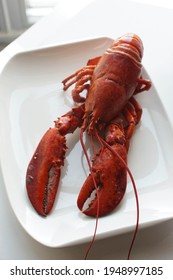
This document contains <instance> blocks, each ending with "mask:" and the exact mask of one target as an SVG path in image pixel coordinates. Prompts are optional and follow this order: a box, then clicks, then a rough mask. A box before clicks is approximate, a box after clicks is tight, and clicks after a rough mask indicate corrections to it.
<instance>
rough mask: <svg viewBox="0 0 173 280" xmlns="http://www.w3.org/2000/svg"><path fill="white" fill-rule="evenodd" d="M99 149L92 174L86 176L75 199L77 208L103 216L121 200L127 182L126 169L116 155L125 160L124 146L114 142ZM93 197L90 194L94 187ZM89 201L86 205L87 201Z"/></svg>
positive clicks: (85, 212)
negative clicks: (109, 147)
mask: <svg viewBox="0 0 173 280" xmlns="http://www.w3.org/2000/svg"><path fill="white" fill-rule="evenodd" d="M111 149H112V151H114V152H112V151H110V150H109V149H108V148H107V147H104V148H102V149H100V151H99V153H98V154H97V155H96V156H95V158H94V159H93V165H92V174H90V175H89V176H88V178H87V179H86V181H85V183H84V184H83V187H82V189H81V191H80V193H79V196H78V199H77V205H78V208H79V209H80V210H81V211H82V212H83V213H84V214H86V215H88V216H94V217H96V216H97V215H98V216H103V215H106V214H108V213H110V212H111V211H112V210H114V209H115V207H116V206H117V205H118V204H119V203H120V201H121V200H122V198H123V196H124V193H125V190H126V183H127V170H126V167H125V165H124V163H123V162H122V161H120V160H119V157H118V156H117V155H116V154H117V153H118V155H119V156H120V157H121V158H122V159H123V161H125V162H126V161H127V150H126V148H125V146H123V145H121V144H119V143H115V144H114V145H112V146H111ZM95 185H96V186H97V191H96V193H95V197H94V198H92V194H93V192H94V190H95V189H96V187H95ZM88 200H89V201H90V202H89V204H88V205H86V204H87V201H88ZM98 202H99V206H98Z"/></svg>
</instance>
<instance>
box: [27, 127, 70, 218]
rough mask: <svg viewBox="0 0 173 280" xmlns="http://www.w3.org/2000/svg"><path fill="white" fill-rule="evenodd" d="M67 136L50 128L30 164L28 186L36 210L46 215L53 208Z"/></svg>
mask: <svg viewBox="0 0 173 280" xmlns="http://www.w3.org/2000/svg"><path fill="white" fill-rule="evenodd" d="M66 149H67V148H66V140H65V137H64V136H62V135H61V134H60V133H59V130H58V129H57V128H50V129H48V130H47V132H46V133H45V134H44V136H43V137H42V139H41V141H40V143H39V144H38V146H37V148H36V151H35V153H34V155H33V157H32V159H31V161H30V163H29V165H28V168H27V173H26V188H27V193H28V196H29V199H30V201H31V203H32V205H33V207H34V208H35V210H36V211H37V212H38V213H39V214H40V215H42V216H46V215H47V214H48V213H49V212H50V211H51V209H52V206H53V203H54V200H55V197H56V193H57V189H58V184H59V179H60V173H61V170H60V168H61V166H62V165H63V164H64V156H65V152H66Z"/></svg>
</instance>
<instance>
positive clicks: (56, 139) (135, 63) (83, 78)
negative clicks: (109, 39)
mask: <svg viewBox="0 0 173 280" xmlns="http://www.w3.org/2000/svg"><path fill="white" fill-rule="evenodd" d="M142 56H143V44H142V41H141V39H140V38H139V37H138V36H137V35H135V34H131V33H129V34H126V35H124V36H122V37H120V38H118V39H117V40H115V41H114V43H113V45H112V46H111V47H110V48H108V49H107V50H106V52H105V53H104V54H103V55H102V56H99V57H95V58H93V59H89V60H88V62H87V64H86V66H84V67H83V68H82V69H79V70H78V71H76V72H75V73H73V74H72V75H70V76H69V77H67V78H66V79H64V80H63V81H62V83H63V89H64V91H66V90H67V89H68V88H69V87H71V86H72V85H75V86H74V88H73V90H72V98H73V100H74V102H75V103H79V105H78V106H76V107H74V108H72V109H71V111H69V112H68V113H66V114H65V115H63V116H61V117H60V118H58V119H57V120H56V121H55V126H54V127H53V128H49V129H48V130H47V132H46V133H45V134H44V136H43V137H42V139H41V141H40V143H39V144H38V146H37V148H36V151H35V152H34V155H33V157H32V158H31V161H30V163H29V165H28V168H27V172H26V188H27V193H28V197H29V199H30V201H31V203H32V205H33V207H34V208H35V209H36V211H37V212H38V213H39V214H40V215H42V216H46V215H47V214H49V213H50V211H51V209H52V207H53V204H54V201H55V197H56V193H57V190H58V184H59V180H60V175H61V167H62V166H63V165H64V160H65V153H66V150H67V146H66V138H65V136H66V135H67V134H68V133H73V132H74V131H75V130H76V129H77V128H80V131H81V132H80V141H81V145H82V148H83V151H84V153H85V155H86V159H87V162H88V165H89V169H90V174H89V176H88V178H87V179H86V181H85V182H84V185H83V187H82V188H81V191H80V193H79V196H78V199H77V205H78V208H79V209H80V210H81V211H82V212H83V213H84V214H86V215H88V216H95V217H98V216H103V215H106V214H108V213H110V212H111V211H113V209H115V207H116V206H117V205H118V204H119V203H120V201H121V200H122V198H123V196H124V193H125V190H126V183H127V171H129V169H128V167H127V152H128V147H129V141H130V138H131V136H132V134H133V131H134V128H135V126H136V125H137V124H138V122H139V120H140V118H141V114H142V109H141V107H140V105H139V104H138V102H137V101H136V99H135V98H134V95H136V94H138V93H140V92H143V91H145V90H149V88H150V87H151V82H150V81H149V80H146V79H143V77H142V76H141V69H142V64H141V60H142ZM85 91H86V96H85V97H84V96H83V95H82V94H81V93H83V92H85ZM84 132H87V133H88V135H89V137H91V141H92V143H93V145H92V146H93V151H94V157H93V160H92V163H91V162H90V159H89V157H88V155H87V152H86V149H85V145H84V142H83V133H84ZM94 141H96V142H97V144H98V145H99V148H98V149H95V146H96V145H95V144H94ZM95 189H96V195H95V197H94V199H91V201H90V203H89V205H87V206H85V204H86V201H87V199H88V198H89V197H90V195H91V193H92V192H93V191H94V190H95Z"/></svg>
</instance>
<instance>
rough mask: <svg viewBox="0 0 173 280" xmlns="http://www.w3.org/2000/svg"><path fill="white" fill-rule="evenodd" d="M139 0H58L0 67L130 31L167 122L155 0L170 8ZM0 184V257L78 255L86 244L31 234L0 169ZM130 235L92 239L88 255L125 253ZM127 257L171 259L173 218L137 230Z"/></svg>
mask: <svg viewBox="0 0 173 280" xmlns="http://www.w3.org/2000/svg"><path fill="white" fill-rule="evenodd" d="M142 2H147V1H127V0H121V1H115V0H105V1H103V0H101V1H98V0H97V1H93V0H88V1H87V0H85V1H81V0H73V1H71V0H63V1H59V3H58V5H57V7H56V9H55V10H54V12H53V13H52V14H51V15H49V16H47V17H46V18H44V19H43V20H41V21H40V22H38V23H36V24H35V25H34V26H32V27H31V28H30V29H29V30H28V31H26V32H25V33H24V34H23V35H22V36H20V37H19V38H17V39H16V40H15V41H14V42H13V43H12V44H10V45H9V46H8V47H6V48H5V49H4V50H3V51H2V52H1V53H0V71H1V70H2V69H3V67H4V65H5V64H6V62H7V61H8V60H9V59H10V58H11V57H12V56H13V55H14V54H15V53H17V52H19V51H23V50H29V49H34V48H37V47H40V46H47V45H51V44H61V43H64V42H69V41H75V40H80V39H87V38H91V37H100V36H108V37H112V38H116V37H117V36H119V35H122V34H124V33H126V32H129V31H132V32H134V33H137V34H140V36H141V37H142V38H143V41H144V45H145V49H146V53H145V56H144V64H145V67H146V69H147V70H148V72H149V74H150V76H151V77H152V80H153V82H154V84H155V86H156V88H158V87H159V91H160V92H162V94H163V96H162V101H163V104H164V106H165V108H166V110H167V113H168V115H169V118H170V120H171V122H172V123H173V110H172V102H170V94H172V91H173V88H172V87H171V86H170V83H168V82H167V81H169V80H171V79H172V73H173V62H171V60H170V59H173V48H171V47H170V46H171V44H170V42H173V35H172V34H173V33H172V31H171V29H172V26H173V5H172V8H171V4H172V3H171V2H172V1H165V0H164V1H155V2H157V3H158V4H159V5H161V6H163V5H165V6H166V5H167V6H170V9H167V8H161V7H157V6H155V5H153V6H150V5H145V4H142ZM148 2H149V3H151V1H148ZM152 2H154V1H152ZM72 3H73V4H72ZM160 3H161V4H160ZM125 23H126V24H125ZM146 30H147V32H146ZM169 40H170V42H169ZM153 59H154V61H157V64H158V65H157V73H156V71H155V69H156V65H153V64H152V60H153ZM165 67H166V68H167V71H165ZM168 69H169V71H168ZM167 73H169V75H167ZM161 81H164V83H161ZM0 172H1V171H0ZM9 176H10V173H9ZM0 190H1V195H0V205H1V211H0V259H14V260H15V259H33V260H34V259H83V257H84V254H85V251H86V248H87V247H88V244H83V245H78V246H73V247H67V248H61V249H58V248H54V249H53V248H48V247H45V246H43V245H41V244H39V243H37V242H36V241H35V240H33V239H32V238H31V237H30V236H29V235H28V234H27V233H26V232H25V230H24V229H23V228H22V227H21V225H20V224H19V222H18V220H17V218H16V217H15V215H14V213H13V211H12V209H11V206H10V204H9V201H8V198H7V195H6V191H5V186H4V182H3V178H2V174H0ZM14 195H15V194H14ZM131 236H132V233H127V234H124V235H123V236H116V237H110V238H107V239H104V240H99V241H96V242H95V244H94V246H93V249H92V251H91V253H90V258H91V259H125V258H126V255H127V248H128V246H129V242H130V240H131ZM132 258H133V259H172V258H173V221H172V220H169V221H166V222H163V223H161V224H158V225H153V226H152V227H148V228H146V229H143V230H140V231H139V233H138V236H137V240H136V242H135V246H134V249H133V255H132Z"/></svg>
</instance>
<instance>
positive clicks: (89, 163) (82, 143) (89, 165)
mask: <svg viewBox="0 0 173 280" xmlns="http://www.w3.org/2000/svg"><path fill="white" fill-rule="evenodd" d="M83 132H84V131H83V129H82V128H81V132H80V142H81V146H82V149H83V152H84V154H85V157H86V160H87V163H88V167H89V170H90V173H91V176H92V179H93V183H94V187H95V190H96V196H97V213H96V222H95V229H94V234H93V237H92V240H91V242H90V244H89V247H88V249H87V251H86V254H85V260H86V259H87V257H88V254H89V252H90V250H91V247H92V245H93V243H94V241H95V238H96V233H97V228H98V220H99V207H100V205H99V195H98V186H97V183H96V180H95V178H94V175H93V171H92V166H91V162H90V159H89V156H88V153H87V150H86V147H85V144H84V141H83ZM92 142H93V138H92Z"/></svg>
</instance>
